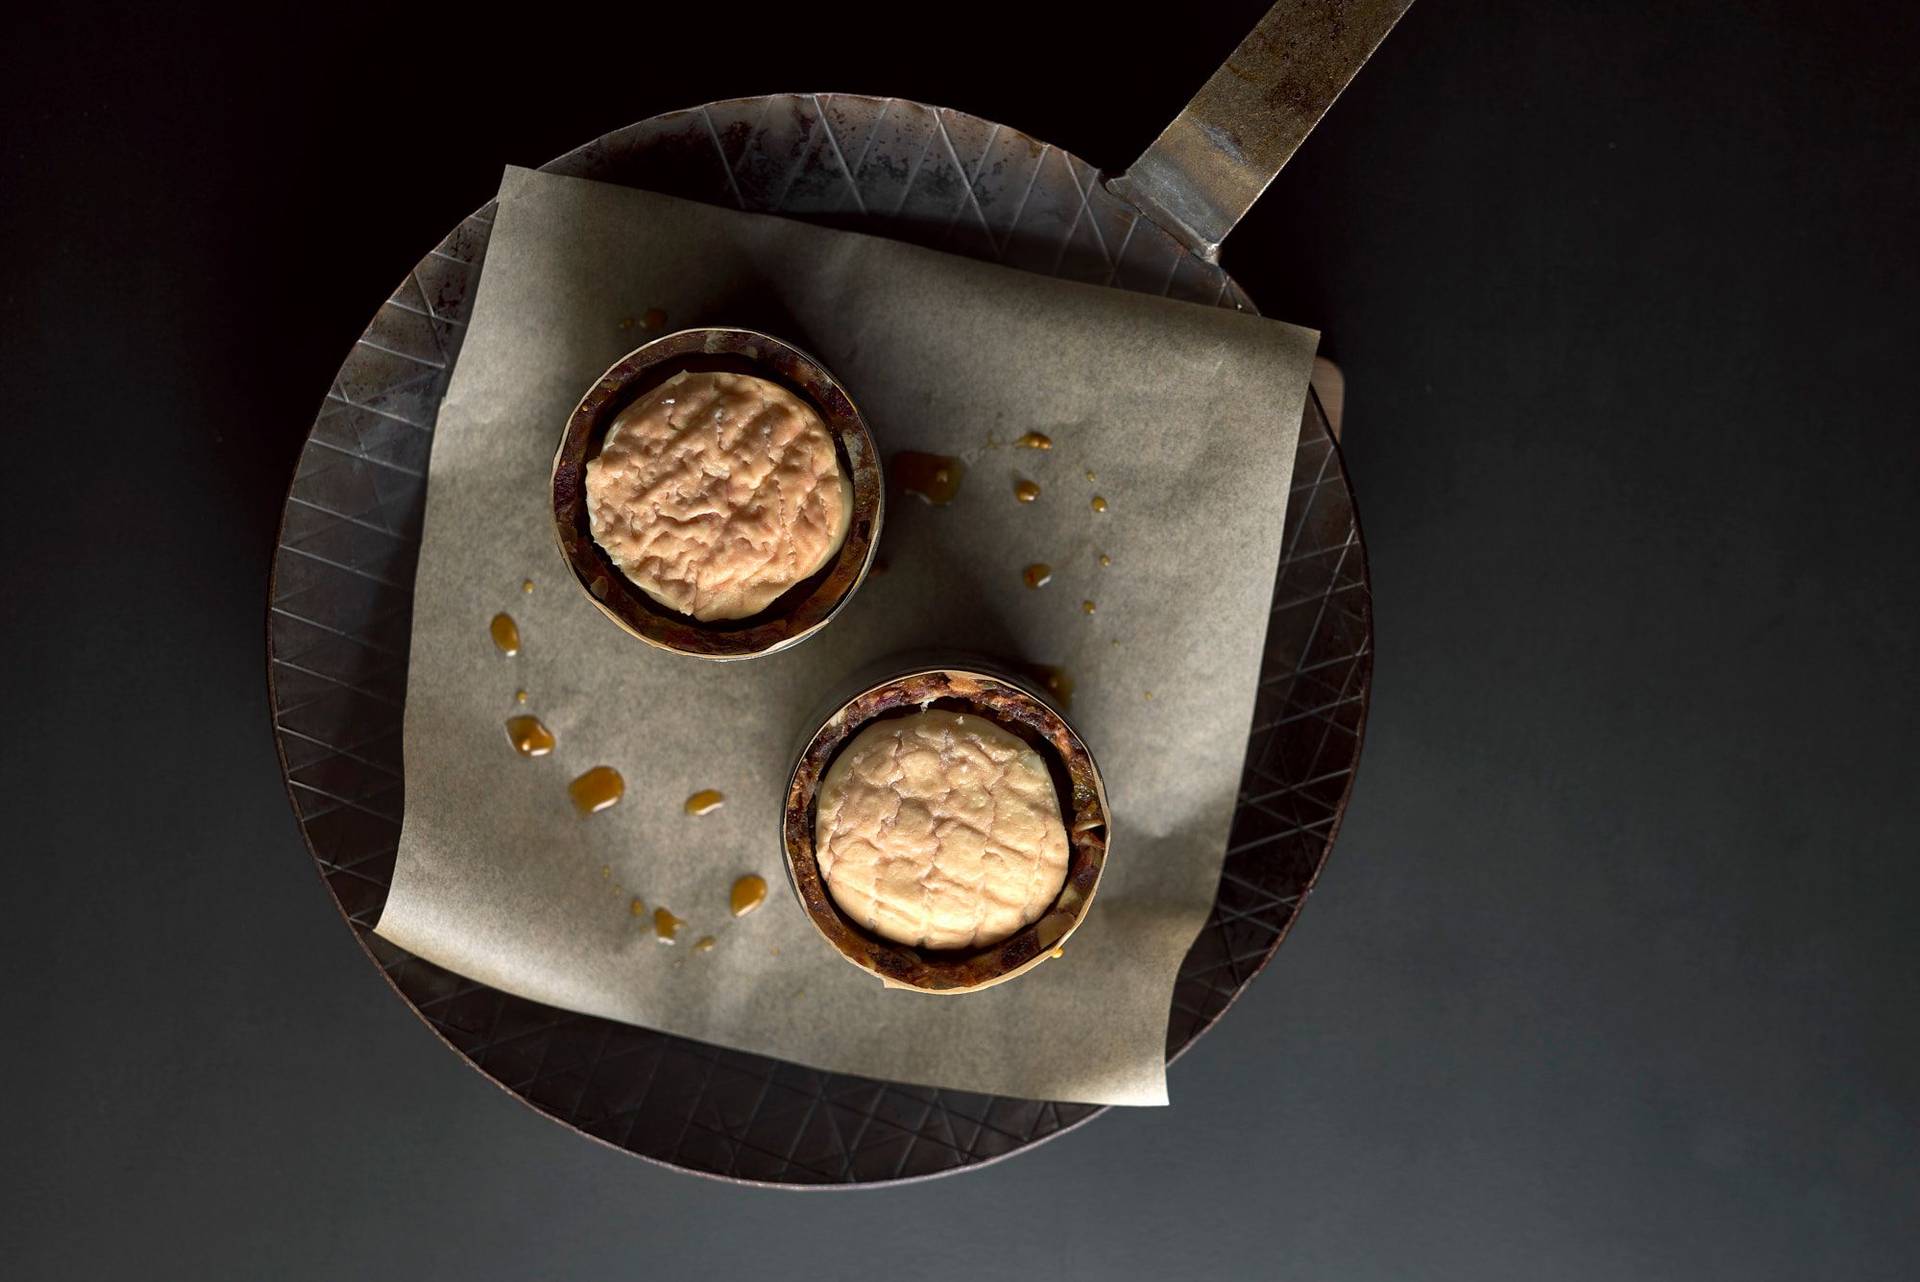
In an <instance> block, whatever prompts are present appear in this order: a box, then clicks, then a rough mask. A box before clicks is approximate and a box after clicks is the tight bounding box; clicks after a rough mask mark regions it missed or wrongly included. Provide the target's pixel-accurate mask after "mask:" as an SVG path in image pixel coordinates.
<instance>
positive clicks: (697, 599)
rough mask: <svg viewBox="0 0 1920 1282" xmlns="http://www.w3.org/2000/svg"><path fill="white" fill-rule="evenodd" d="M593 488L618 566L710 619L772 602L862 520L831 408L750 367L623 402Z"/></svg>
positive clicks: (693, 378) (598, 526) (594, 514)
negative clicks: (824, 413) (817, 406)
mask: <svg viewBox="0 0 1920 1282" xmlns="http://www.w3.org/2000/svg"><path fill="white" fill-rule="evenodd" d="M586 490H587V524H588V527H589V528H590V529H591V530H592V532H593V539H594V542H596V543H598V544H599V545H600V547H601V548H602V549H603V550H604V551H605V552H606V554H607V556H608V557H609V558H611V559H612V561H613V563H614V564H615V565H616V566H618V567H619V568H620V571H621V573H623V574H625V575H626V576H627V578H628V579H630V580H632V581H633V583H634V585H635V586H636V587H638V588H640V589H641V590H642V591H644V592H645V593H646V594H647V595H648V596H650V597H652V598H653V599H654V600H655V601H658V602H659V603H660V604H661V605H664V606H666V607H667V608H668V609H672V610H678V611H679V612H680V613H682V614H689V615H692V616H693V617H694V618H696V619H700V620H703V621H708V620H715V619H744V618H746V617H747V616H749V615H754V614H758V613H760V611H762V610H764V609H766V608H767V607H768V606H769V605H771V604H772V603H773V601H774V599H775V598H776V597H778V596H779V595H780V594H781V593H782V592H785V591H786V590H787V589H788V588H790V587H792V586H793V585H794V584H796V583H798V582H800V581H801V580H802V579H805V578H807V577H808V576H809V575H812V574H814V573H815V572H817V571H818V570H819V569H820V567H822V566H824V565H825V564H826V563H827V562H828V561H830V560H832V559H833V555H834V554H835V553H836V552H838V551H839V550H840V545H841V543H842V542H844V541H845V539H846V536H847V525H848V522H849V521H850V520H851V518H852V514H853V487H852V486H851V485H850V484H849V483H848V481H847V476H846V473H845V472H844V471H843V470H842V469H841V467H840V460H839V458H838V456H837V455H836V454H835V453H834V447H833V437H832V435H831V434H829V433H828V431H827V428H826V424H825V423H823V422H821V420H820V415H819V414H818V413H816V412H815V411H814V409H813V407H812V406H810V405H808V404H807V403H806V402H805V401H802V400H801V399H800V398H799V397H797V396H795V395H794V394H793V393H791V392H789V391H787V389H786V388H784V387H781V386H780V385H779V384H777V383H772V382H769V381H767V380H766V379H763V378H753V377H751V376H749V375H745V374H720V373H698V374H696V373H686V372H682V373H679V374H676V375H674V376H673V377H672V378H670V379H668V380H667V381H666V382H665V383H662V384H661V385H660V386H659V387H657V388H655V389H654V390H653V391H651V392H648V393H647V394H646V395H645V396H643V397H641V398H640V399H639V400H637V401H635V402H634V403H633V404H632V405H629V406H628V407H627V408H626V409H624V410H622V411H621V412H620V415H619V417H617V418H615V419H614V420H613V425H612V426H611V427H610V428H608V429H607V435H606V440H605V443H604V444H602V446H601V447H600V454H599V456H598V457H597V458H594V459H592V460H591V461H589V462H588V463H587V482H586Z"/></svg>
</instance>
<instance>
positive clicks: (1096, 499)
mask: <svg viewBox="0 0 1920 1282" xmlns="http://www.w3.org/2000/svg"><path fill="white" fill-rule="evenodd" d="M1093 510H1094V511H1096V512H1104V511H1106V510H1107V501H1106V500H1105V499H1103V498H1101V497H1100V496H1099V495H1098V494H1096V495H1094V496H1093Z"/></svg>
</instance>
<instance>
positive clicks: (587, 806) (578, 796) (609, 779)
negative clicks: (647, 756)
mask: <svg viewBox="0 0 1920 1282" xmlns="http://www.w3.org/2000/svg"><path fill="white" fill-rule="evenodd" d="M626 793H627V781H626V780H625V779H622V778H621V777H620V772H619V771H618V770H615V769H614V768H613V767H612V766H595V767H594V768H593V769H591V770H589V771H587V773H585V774H583V775H581V776H580V777H579V778H578V779H575V780H574V781H573V782H572V783H570V784H568V785H567V795H568V796H569V797H572V798H573V805H574V808H575V809H576V810H578V811H579V812H580V813H581V814H583V815H591V814H598V813H599V812H600V811H602V810H605V809H606V808H607V807H608V806H611V805H613V804H614V803H615V802H617V801H619V800H620V798H622V797H624V796H625V795H626Z"/></svg>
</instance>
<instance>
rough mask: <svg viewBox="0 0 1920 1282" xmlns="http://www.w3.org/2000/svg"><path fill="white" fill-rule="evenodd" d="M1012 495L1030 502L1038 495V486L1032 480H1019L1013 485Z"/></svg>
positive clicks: (1023, 501) (1022, 500)
mask: <svg viewBox="0 0 1920 1282" xmlns="http://www.w3.org/2000/svg"><path fill="white" fill-rule="evenodd" d="M1013 497H1015V498H1017V499H1019V500H1020V501H1021V502H1022V503H1031V502H1033V501H1034V500H1035V499H1037V498H1039V497H1040V487H1039V486H1038V485H1037V484H1035V483H1034V482H1032V481H1021V482H1019V483H1017V484H1016V485H1015V486H1014V487H1013Z"/></svg>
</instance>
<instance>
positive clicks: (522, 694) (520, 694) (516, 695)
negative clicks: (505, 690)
mask: <svg viewBox="0 0 1920 1282" xmlns="http://www.w3.org/2000/svg"><path fill="white" fill-rule="evenodd" d="M513 701H514V702H515V703H525V702H526V701H527V692H526V691H525V690H515V691H514V692H513Z"/></svg>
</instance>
